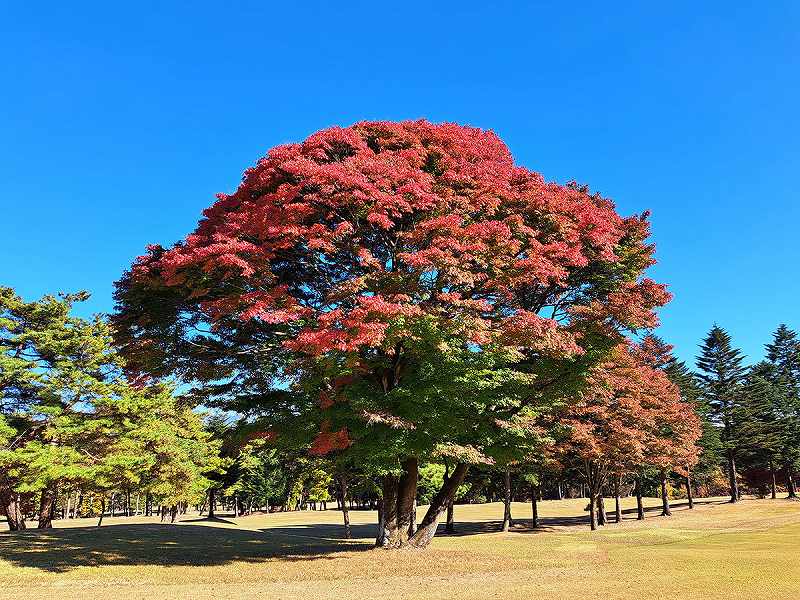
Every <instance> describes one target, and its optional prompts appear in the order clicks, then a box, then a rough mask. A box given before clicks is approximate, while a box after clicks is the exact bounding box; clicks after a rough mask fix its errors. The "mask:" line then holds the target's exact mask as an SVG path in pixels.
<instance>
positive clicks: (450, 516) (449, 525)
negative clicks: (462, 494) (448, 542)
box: [444, 498, 456, 533]
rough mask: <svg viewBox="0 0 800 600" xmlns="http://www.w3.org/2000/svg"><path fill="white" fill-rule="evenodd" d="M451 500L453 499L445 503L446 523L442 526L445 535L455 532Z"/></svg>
mask: <svg viewBox="0 0 800 600" xmlns="http://www.w3.org/2000/svg"><path fill="white" fill-rule="evenodd" d="M453 500H454V499H453V498H450V502H448V503H447V521H446V522H445V525H444V530H445V532H446V533H455V532H456V523H455V519H454V515H453Z"/></svg>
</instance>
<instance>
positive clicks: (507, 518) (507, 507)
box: [503, 467, 514, 531]
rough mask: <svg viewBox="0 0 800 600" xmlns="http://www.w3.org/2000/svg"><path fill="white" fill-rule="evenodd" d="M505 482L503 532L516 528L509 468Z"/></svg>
mask: <svg viewBox="0 0 800 600" xmlns="http://www.w3.org/2000/svg"><path fill="white" fill-rule="evenodd" d="M503 482H504V491H505V494H504V496H503V531H508V530H509V529H510V528H511V527H513V526H514V521H513V520H512V519H511V469H509V468H508V467H506V472H505V474H504V478H503Z"/></svg>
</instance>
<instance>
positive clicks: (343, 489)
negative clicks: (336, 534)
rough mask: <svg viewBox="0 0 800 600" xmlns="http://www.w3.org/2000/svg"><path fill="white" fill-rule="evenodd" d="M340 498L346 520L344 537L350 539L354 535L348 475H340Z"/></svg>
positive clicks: (343, 517) (343, 516)
mask: <svg viewBox="0 0 800 600" xmlns="http://www.w3.org/2000/svg"><path fill="white" fill-rule="evenodd" d="M339 498H340V500H341V504H342V519H343V520H344V538H345V539H346V540H349V539H350V538H351V537H352V534H351V532H350V509H349V508H348V504H347V501H348V497H347V475H345V474H342V475H339Z"/></svg>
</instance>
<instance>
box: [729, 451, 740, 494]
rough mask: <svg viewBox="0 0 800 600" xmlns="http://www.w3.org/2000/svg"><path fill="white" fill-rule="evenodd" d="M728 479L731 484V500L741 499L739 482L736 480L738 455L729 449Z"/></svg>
mask: <svg viewBox="0 0 800 600" xmlns="http://www.w3.org/2000/svg"><path fill="white" fill-rule="evenodd" d="M728 481H729V482H730V486H731V502H738V501H739V482H738V481H737V480H736V457H735V456H734V455H733V450H728Z"/></svg>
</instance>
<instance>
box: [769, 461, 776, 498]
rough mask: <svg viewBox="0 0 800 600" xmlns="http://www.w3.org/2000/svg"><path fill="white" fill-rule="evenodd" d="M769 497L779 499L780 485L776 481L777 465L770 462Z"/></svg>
mask: <svg viewBox="0 0 800 600" xmlns="http://www.w3.org/2000/svg"><path fill="white" fill-rule="evenodd" d="M769 495H770V498H772V499H773V500H775V499H776V498H777V497H778V485H777V481H776V479H775V465H774V464H773V462H772V461H769Z"/></svg>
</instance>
